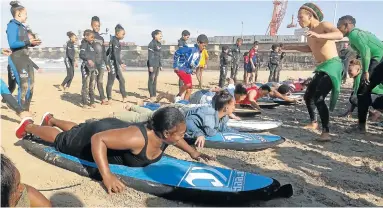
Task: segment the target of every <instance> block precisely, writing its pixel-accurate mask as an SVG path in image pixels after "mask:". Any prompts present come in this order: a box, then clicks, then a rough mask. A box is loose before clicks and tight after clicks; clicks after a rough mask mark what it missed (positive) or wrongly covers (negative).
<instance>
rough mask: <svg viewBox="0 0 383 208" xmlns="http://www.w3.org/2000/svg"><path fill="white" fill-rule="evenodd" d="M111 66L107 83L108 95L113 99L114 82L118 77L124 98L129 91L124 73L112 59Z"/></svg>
mask: <svg viewBox="0 0 383 208" xmlns="http://www.w3.org/2000/svg"><path fill="white" fill-rule="evenodd" d="M110 65H111V68H110V72H109V73H108V82H107V83H106V96H107V97H108V100H112V88H113V84H114V80H115V79H116V78H117V80H118V81H119V82H120V93H121V95H122V97H123V98H126V96H127V93H126V90H125V79H124V76H123V75H122V71H121V69H120V67H119V66H117V64H115V62H114V61H111V64H110Z"/></svg>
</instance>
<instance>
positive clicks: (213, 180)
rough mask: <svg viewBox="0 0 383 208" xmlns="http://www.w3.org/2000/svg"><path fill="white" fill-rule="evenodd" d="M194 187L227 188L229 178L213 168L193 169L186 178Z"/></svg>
mask: <svg viewBox="0 0 383 208" xmlns="http://www.w3.org/2000/svg"><path fill="white" fill-rule="evenodd" d="M184 181H186V182H187V183H188V184H189V185H191V186H193V187H217V188H218V187H226V186H227V185H228V184H227V183H228V178H227V177H226V176H225V175H224V174H223V173H221V172H220V171H218V170H217V169H214V168H211V167H192V168H191V169H190V170H189V171H188V173H187V175H186V177H185V178H184Z"/></svg>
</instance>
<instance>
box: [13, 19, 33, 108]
mask: <svg viewBox="0 0 383 208" xmlns="http://www.w3.org/2000/svg"><path fill="white" fill-rule="evenodd" d="M7 38H8V44H9V47H10V48H11V50H12V54H11V55H10V56H9V58H8V64H9V65H10V68H11V70H12V72H13V74H14V76H15V80H16V83H17V84H18V85H19V88H18V95H17V102H18V103H19V105H20V106H21V107H22V108H23V109H24V110H26V111H29V107H30V104H31V100H32V96H33V87H34V82H35V76H34V74H35V73H34V71H33V64H32V62H31V61H30V58H29V52H28V47H30V46H31V43H30V41H29V38H28V32H27V28H26V27H25V26H24V25H23V24H22V23H20V22H19V21H17V20H15V19H12V20H11V21H10V22H9V23H8V25H7Z"/></svg>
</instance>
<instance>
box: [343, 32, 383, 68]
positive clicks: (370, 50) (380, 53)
mask: <svg viewBox="0 0 383 208" xmlns="http://www.w3.org/2000/svg"><path fill="white" fill-rule="evenodd" d="M347 37H348V39H349V41H350V45H351V47H352V49H354V50H355V51H357V53H358V54H359V55H360V57H361V59H362V67H363V71H364V72H367V71H368V69H369V67H370V62H371V59H375V60H377V61H378V62H379V61H380V60H381V59H382V57H383V43H382V42H381V41H380V40H379V39H378V38H377V37H376V36H375V35H374V34H372V33H370V32H367V31H363V30H361V29H358V28H354V29H352V30H351V32H349V33H348V34H347Z"/></svg>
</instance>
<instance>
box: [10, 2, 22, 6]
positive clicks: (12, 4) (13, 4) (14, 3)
mask: <svg viewBox="0 0 383 208" xmlns="http://www.w3.org/2000/svg"><path fill="white" fill-rule="evenodd" d="M9 4H10V5H11V6H12V7H18V6H19V5H20V4H19V2H18V1H11V2H10V3H9Z"/></svg>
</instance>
